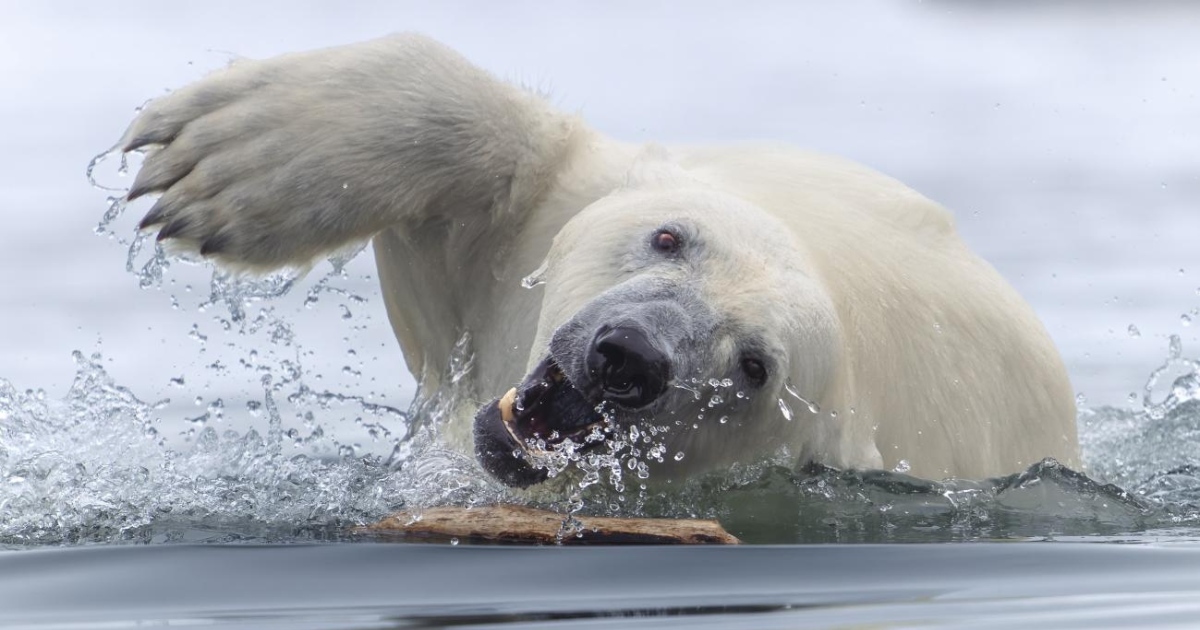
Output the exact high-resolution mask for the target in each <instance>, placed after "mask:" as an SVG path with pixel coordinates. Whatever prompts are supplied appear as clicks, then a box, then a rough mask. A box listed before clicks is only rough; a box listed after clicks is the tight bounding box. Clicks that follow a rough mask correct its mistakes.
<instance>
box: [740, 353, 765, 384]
mask: <svg viewBox="0 0 1200 630" xmlns="http://www.w3.org/2000/svg"><path fill="white" fill-rule="evenodd" d="M742 372H743V373H745V375H746V378H747V379H748V380H749V381H750V382H751V383H752V384H754V385H755V386H761V385H762V384H763V383H766V382H767V366H765V365H763V362H762V361H759V360H758V359H755V358H753V357H746V358H744V359H742Z"/></svg>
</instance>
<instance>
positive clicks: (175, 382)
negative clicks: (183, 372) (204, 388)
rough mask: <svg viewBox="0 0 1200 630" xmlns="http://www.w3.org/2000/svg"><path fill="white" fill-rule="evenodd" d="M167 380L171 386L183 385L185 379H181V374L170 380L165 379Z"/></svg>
mask: <svg viewBox="0 0 1200 630" xmlns="http://www.w3.org/2000/svg"><path fill="white" fill-rule="evenodd" d="M167 382H168V383H170V384H171V386H172V387H183V386H184V384H185V381H184V380H183V376H176V377H173V378H172V379H171V380H170V381H167Z"/></svg>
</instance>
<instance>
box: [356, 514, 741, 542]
mask: <svg viewBox="0 0 1200 630" xmlns="http://www.w3.org/2000/svg"><path fill="white" fill-rule="evenodd" d="M566 518H567V517H566V516H565V515H563V514H559V513H557V512H550V511H547V510H537V509H534V508H528V507H522V506H517V505H493V506H488V507H473V508H457V507H437V508H428V509H424V510H413V511H402V512H396V513H394V514H392V515H391V516H388V517H386V518H384V519H383V520H381V521H379V522H378V523H375V524H373V525H368V526H366V527H364V528H363V530H364V531H366V532H369V533H374V534H382V535H394V536H400V537H403V538H414V539H426V540H453V539H458V540H463V541H477V542H506V543H540V544H559V543H562V544H655V545H670V544H683V545H697V544H717V545H736V544H738V543H739V542H740V541H739V540H738V539H737V538H735V537H734V536H733V535H731V534H730V533H729V532H726V531H725V530H724V529H722V528H721V525H720V524H719V523H717V522H716V521H711V520H695V519H669V518H609V517H601V516H576V517H574V519H575V521H577V522H574V521H573V522H572V523H571V524H572V525H573V526H574V527H571V528H569V529H568V528H565V527H564V520H565V519H566ZM576 534H579V535H576Z"/></svg>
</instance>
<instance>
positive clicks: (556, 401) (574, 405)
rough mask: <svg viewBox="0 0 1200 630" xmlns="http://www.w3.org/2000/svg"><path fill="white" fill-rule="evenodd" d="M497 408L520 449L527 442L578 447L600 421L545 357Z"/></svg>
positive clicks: (600, 418) (583, 399) (597, 413)
mask: <svg viewBox="0 0 1200 630" xmlns="http://www.w3.org/2000/svg"><path fill="white" fill-rule="evenodd" d="M499 407H500V414H501V418H502V419H503V421H504V425H505V427H506V428H507V429H508V431H509V432H510V433H511V434H512V436H513V437H514V438H515V439H516V440H517V442H518V443H520V444H522V445H526V444H528V443H529V441H531V440H532V441H538V440H540V441H541V442H542V443H544V444H546V445H553V444H558V443H561V442H563V441H564V440H567V439H570V440H571V441H573V442H576V443H580V444H582V443H584V442H585V438H586V437H587V435H588V434H589V433H590V432H591V431H592V429H593V428H594V427H596V426H599V423H602V422H603V421H604V416H602V415H601V414H600V413H599V412H597V411H596V409H595V408H594V405H592V404H591V403H589V402H588V401H587V400H586V399H585V398H584V397H583V394H581V393H580V392H579V390H577V389H575V388H574V387H573V386H572V385H571V383H570V381H568V380H567V378H566V377H565V376H564V375H563V372H562V370H561V369H560V368H559V367H558V364H557V363H555V362H554V359H553V358H549V357H548V358H546V359H545V360H543V361H542V362H541V363H540V364H538V366H537V367H536V368H534V370H533V371H532V372H531V373H530V375H529V376H528V377H527V378H526V379H525V381H524V382H523V383H521V385H520V386H518V387H516V388H513V389H510V390H509V391H508V393H506V394H505V395H504V397H503V398H501V399H500V402H499Z"/></svg>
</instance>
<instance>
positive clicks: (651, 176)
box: [624, 144, 699, 188]
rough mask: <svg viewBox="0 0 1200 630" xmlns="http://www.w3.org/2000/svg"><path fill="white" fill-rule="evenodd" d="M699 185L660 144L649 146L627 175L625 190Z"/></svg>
mask: <svg viewBox="0 0 1200 630" xmlns="http://www.w3.org/2000/svg"><path fill="white" fill-rule="evenodd" d="M683 183H689V184H696V183H699V180H697V179H696V178H695V177H693V176H692V175H691V174H690V173H688V172H687V171H685V170H684V169H683V167H682V166H680V165H679V163H678V162H676V161H675V159H674V158H673V157H672V156H671V152H670V151H668V150H667V149H666V147H663V146H662V145H659V144H647V145H646V146H645V147H643V148H642V150H641V151H640V152H639V153H638V154H637V156H636V157H634V159H633V164H632V165H631V166H630V167H629V171H628V172H626V173H625V186H624V187H625V188H658V187H662V186H678V185H679V184H683Z"/></svg>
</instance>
